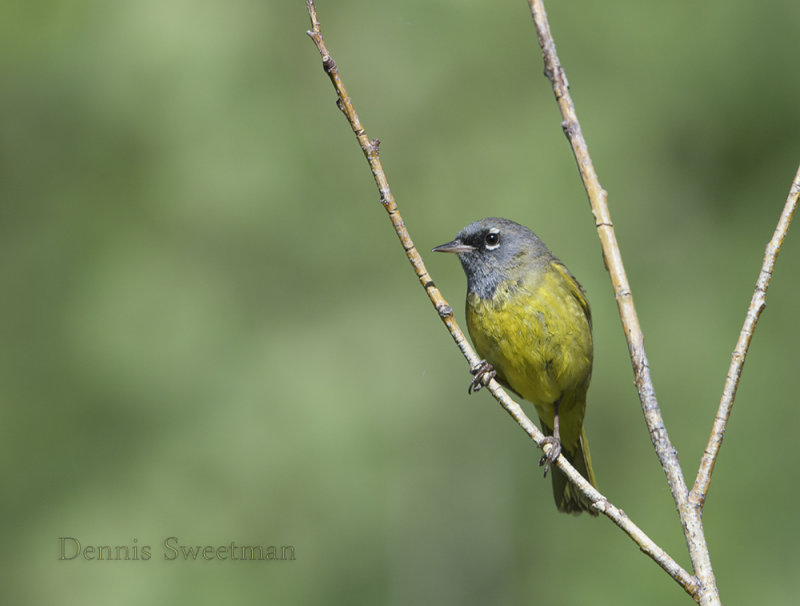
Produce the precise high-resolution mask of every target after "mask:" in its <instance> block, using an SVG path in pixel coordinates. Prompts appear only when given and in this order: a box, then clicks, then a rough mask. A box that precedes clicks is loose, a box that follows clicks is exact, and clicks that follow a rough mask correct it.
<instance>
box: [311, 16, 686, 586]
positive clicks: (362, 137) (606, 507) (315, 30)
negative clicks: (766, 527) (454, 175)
mask: <svg viewBox="0 0 800 606" xmlns="http://www.w3.org/2000/svg"><path fill="white" fill-rule="evenodd" d="M306 5H307V8H308V13H309V16H310V18H311V30H310V31H308V32H307V33H308V35H309V36H310V37H311V39H312V40H313V41H314V43H315V44H316V46H317V49H318V50H319V53H320V55H321V57H322V66H323V68H324V70H325V72H326V73H327V74H328V76H329V77H330V79H331V82H332V83H333V86H334V89H335V90H336V94H337V97H338V99H337V105H338V107H339V109H341V110H342V112H344V114H345V117H346V118H347V120H348V122H349V123H350V126H351V127H352V129H353V132H354V133H355V135H356V138H357V139H358V142H359V145H360V146H361V149H362V151H363V152H364V155H365V157H366V158H367V161H368V162H369V165H370V168H371V170H372V174H373V177H374V178H375V183H376V185H377V186H378V191H379V192H380V200H381V204H383V206H384V208H385V209H386V211H387V212H388V213H389V217H390V219H391V221H392V225H393V226H394V229H395V232H396V233H397V236H398V238H399V239H400V242H401V244H402V246H403V249H404V250H405V253H406V256H407V257H408V260H409V261H410V262H411V265H412V266H413V267H414V271H415V273H416V274H417V278H418V279H419V281H420V283H421V284H422V287H423V288H424V289H425V292H426V293H427V295H428V298H429V299H430V300H431V303H432V304H433V306H434V307H435V308H436V311H437V312H438V313H439V316H440V317H441V319H442V321H443V322H444V324H445V326H446V327H447V330H448V331H449V332H450V334H451V335H452V337H453V340H454V341H455V342H456V345H458V348H459V349H460V350H461V353H462V354H463V355H464V357H465V358H466V359H467V361H468V362H469V364H470V367H474V366H475V365H476V364H477V363H478V362H479V358H478V355H477V354H476V353H475V351H474V350H473V349H472V347H471V346H470V345H469V343H468V342H467V340H466V338H465V337H464V333H463V332H462V331H461V329H460V328H459V326H458V324H457V323H456V321H455V318H454V317H453V310H452V308H451V307H450V305H448V303H447V301H446V300H445V299H444V297H443V296H442V294H441V292H440V291H439V289H438V288H436V286H435V284H434V283H433V280H432V279H431V277H430V274H429V273H428V271H427V269H426V268H425V264H424V263H423V261H422V257H421V256H420V254H419V252H418V251H417V249H416V247H415V246H414V243H413V241H412V240H411V237H410V235H409V233H408V230H407V229H406V226H405V223H404V222H403V219H402V217H401V216H400V212H399V210H398V208H397V203H396V202H395V199H394V196H393V195H392V192H391V189H390V188H389V183H388V181H387V179H386V174H385V173H384V170H383V165H382V164H381V160H380V154H379V149H378V145H379V142H378V140H377V139H370V138H369V137H368V136H367V134H366V131H365V130H364V127H363V126H362V125H361V122H360V120H359V118H358V114H357V113H356V111H355V108H354V106H353V103H352V100H351V99H350V97H349V95H348V94H347V90H346V89H345V86H344V82H343V81H342V78H341V76H340V74H339V69H338V66H337V65H336V62H335V61H334V60H333V57H332V56H331V54H330V52H329V51H328V48H327V46H326V45H325V40H324V38H323V36H322V30H321V25H320V22H319V18H318V15H317V12H316V8H315V6H314V2H313V0H306ZM576 123H577V121H576ZM612 233H613V232H612ZM487 387H488V390H489V391H490V392H491V394H492V395H493V396H494V397H495V399H496V400H497V401H498V402H499V403H500V404H501V406H502V407H503V408H504V409H505V410H506V412H508V414H509V415H511V417H512V418H513V419H514V420H515V421H516V422H517V424H518V425H519V426H520V427H522V429H523V430H524V431H525V432H526V433H527V434H528V435H529V436H530V437H531V438H532V439H533V441H534V442H535V443H536V444H537V446H539V447H540V448H542V444H543V440H544V434H542V432H541V431H540V430H539V428H538V427H537V426H536V425H535V424H534V423H533V422H532V421H531V420H530V419H529V418H528V417H527V415H526V414H525V413H524V412H523V410H522V408H521V407H520V406H519V404H517V403H516V402H514V401H513V400H512V399H511V398H510V397H509V396H508V394H506V393H505V391H504V390H503V389H502V388H501V387H500V385H499V384H498V383H497V382H496V381H494V380H491V381H489V383H488V384H487ZM556 465H557V466H558V467H559V469H561V470H562V471H563V472H564V474H565V475H566V476H567V478H568V479H569V480H570V481H571V482H572V483H573V484H575V485H576V486H577V487H578V488H579V490H581V492H582V493H583V494H585V495H586V496H587V497H588V498H589V499H591V501H592V503H593V506H594V507H595V508H596V509H597V510H598V511H600V512H602V513H603V514H605V515H606V516H607V517H608V518H610V519H611V520H612V521H613V522H614V523H615V524H616V525H617V526H619V527H620V528H621V529H622V530H623V531H624V532H625V533H627V534H628V536H630V537H631V539H632V540H633V541H634V542H635V543H636V544H637V545H638V546H639V548H640V549H641V550H642V551H643V552H644V553H646V554H647V555H648V556H650V557H651V558H652V559H653V560H654V561H655V562H656V563H657V564H658V565H659V566H661V567H662V568H663V569H664V570H665V571H667V573H669V575H670V576H672V577H673V578H674V579H675V580H676V581H677V582H678V583H679V584H680V585H681V586H682V587H683V588H684V589H685V590H686V592H687V593H689V594H690V595H692V596H693V597H695V599H697V598H696V596H697V595H698V591H699V586H698V583H697V580H696V579H695V578H694V577H693V576H692V575H690V574H689V573H688V572H687V571H686V570H684V569H683V568H682V567H681V566H680V565H679V564H678V563H677V562H675V560H674V559H672V558H671V557H670V556H669V554H667V553H666V552H665V551H664V550H663V549H661V548H660V547H659V546H658V545H656V544H655V542H653V541H652V539H650V538H649V537H648V536H647V535H646V534H645V533H644V532H642V530H641V529H640V528H639V527H638V526H636V524H634V523H633V522H632V521H631V519H630V518H629V517H628V516H627V515H626V514H625V513H624V512H623V511H622V510H621V509H619V508H617V507H615V506H614V505H612V504H611V503H610V502H609V501H608V500H607V499H606V498H605V497H604V496H603V495H602V494H600V492H598V491H597V490H596V489H595V488H594V487H593V486H592V485H591V484H589V482H587V481H586V480H585V479H584V478H583V476H581V475H580V474H579V473H578V472H577V471H576V470H575V469H574V468H573V467H572V466H571V465H570V464H569V463H568V462H567V460H566V459H565V458H564V457H563V456H559V457H558V459H557V460H556Z"/></svg>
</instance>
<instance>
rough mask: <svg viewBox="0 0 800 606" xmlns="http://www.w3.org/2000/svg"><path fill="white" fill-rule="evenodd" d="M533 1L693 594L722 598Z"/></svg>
mask: <svg viewBox="0 0 800 606" xmlns="http://www.w3.org/2000/svg"><path fill="white" fill-rule="evenodd" d="M528 4H529V5H530V9H531V15H532V16H533V22H534V24H535V25H536V32H537V35H538V37H539V45H540V46H541V47H542V54H543V56H544V72H545V75H546V76H547V78H548V79H549V80H550V82H551V83H552V85H553V92H554V93H555V97H556V101H557V102H558V106H559V109H560V110H561V116H562V118H563V122H562V123H561V126H562V128H563V129H564V133H565V134H566V135H567V138H568V139H569V142H570V145H571V147H572V151H573V153H574V154H575V160H576V161H577V163H578V169H579V170H580V174H581V178H582V179H583V184H584V187H585V188H586V193H587V194H588V196H589V202H590V204H591V207H592V213H593V214H594V218H595V225H596V226H597V233H598V236H599V237H600V243H601V246H602V249H603V258H604V260H605V264H606V267H607V268H608V273H609V275H610V276H611V283H612V285H613V287H614V293H615V297H616V300H617V306H618V308H619V314H620V319H621V320H622V326H623V330H624V332H625V338H626V339H627V341H628V351H629V353H630V357H631V362H632V364H633V373H634V377H635V380H636V388H637V390H638V392H639V399H640V400H641V404H642V411H643V413H644V418H645V422H646V423H647V428H648V431H649V432H650V439H651V440H652V442H653V446H654V448H655V451H656V454H657V455H658V459H659V461H660V462H661V466H662V467H663V469H664V473H665V475H666V476H667V482H668V484H669V487H670V491H671V492H672V496H673V499H674V500H675V505H676V507H677V509H678V514H679V516H680V519H681V525H682V526H683V533H684V536H685V537H686V543H687V546H688V548H689V554H690V556H691V558H692V564H693V566H694V570H695V573H696V574H697V577H698V580H699V584H700V586H701V588H702V591H701V594H700V595H695V596H693V597H695V599H697V600H698V601H699V602H700V603H702V604H718V603H719V594H718V591H717V589H716V581H715V579H714V573H713V570H712V568H711V560H710V558H709V555H708V547H707V546H706V540H705V535H704V532H703V524H702V520H701V518H700V515H699V512H698V511H697V510H696V509H694V508H692V507H690V505H689V492H688V489H687V486H686V481H685V479H684V477H683V471H682V470H681V466H680V463H679V461H678V453H677V451H676V450H675V448H674V447H673V446H672V443H671V442H670V440H669V436H668V435H667V429H666V427H665V425H664V419H663V417H662V416H661V410H660V408H659V406H658V401H657V400H656V395H655V389H654V387H653V380H652V377H651V376H650V366H649V363H648V361H647V354H646V353H645V349H644V335H643V334H642V329H641V326H640V325H639V318H638V315H637V313H636V308H635V307H634V304H633V296H632V294H631V288H630V284H629V282H628V277H627V275H626V273H625V267H624V266H623V263H622V256H621V254H620V250H619V245H618V244H617V238H616V235H615V232H614V224H613V222H612V221H611V214H610V212H609V209H608V203H607V197H608V194H607V193H606V191H605V190H604V189H603V188H602V187H601V186H600V181H599V179H598V177H597V172H596V171H595V169H594V164H593V163H592V159H591V157H590V156H589V151H588V148H587V146H586V140H585V139H584V136H583V132H582V130H581V126H580V123H579V122H578V117H577V114H576V111H575V105H574V103H573V101H572V96H571V95H570V92H569V84H568V82H567V77H566V75H565V73H564V69H563V68H562V67H561V62H560V61H559V59H558V55H557V53H556V46H555V42H554V41H553V36H552V34H551V33H550V25H549V23H548V21H547V14H546V12H545V9H544V3H543V1H542V0H528Z"/></svg>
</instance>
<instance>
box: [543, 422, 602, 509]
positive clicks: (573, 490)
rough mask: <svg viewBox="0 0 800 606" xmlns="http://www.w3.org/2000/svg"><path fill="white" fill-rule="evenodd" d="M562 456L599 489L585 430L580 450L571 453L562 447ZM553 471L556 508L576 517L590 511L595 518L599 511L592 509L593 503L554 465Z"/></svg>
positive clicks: (581, 438)
mask: <svg viewBox="0 0 800 606" xmlns="http://www.w3.org/2000/svg"><path fill="white" fill-rule="evenodd" d="M561 454H563V455H564V456H565V457H566V459H567V461H569V462H570V464H571V465H572V466H573V467H574V468H575V469H577V470H578V472H579V473H580V474H581V475H582V476H583V477H584V478H586V479H587V480H588V481H589V482H590V483H591V485H592V486H594V487H595V488H597V482H596V481H595V479H594V470H593V469H592V459H591V457H590V456H589V444H588V443H587V442H586V432H584V431H583V429H581V437H580V440H578V448H577V449H575V450H573V451H570V450H568V449H567V448H566V446H564V445H562V450H561ZM551 471H552V473H553V497H554V498H555V500H556V507H558V510H559V511H563V512H565V513H574V514H575V515H577V514H579V513H581V512H582V511H588V512H589V513H590V514H591V515H593V516H596V515H597V510H596V509H594V508H593V507H592V502H591V501H590V500H589V499H587V498H586V497H585V496H583V494H582V493H581V491H580V490H578V488H577V486H575V485H574V484H572V483H571V482H570V481H569V480H567V476H565V475H564V474H563V473H562V472H561V470H560V469H558V467H556V466H555V465H554V466H553V467H552V469H551Z"/></svg>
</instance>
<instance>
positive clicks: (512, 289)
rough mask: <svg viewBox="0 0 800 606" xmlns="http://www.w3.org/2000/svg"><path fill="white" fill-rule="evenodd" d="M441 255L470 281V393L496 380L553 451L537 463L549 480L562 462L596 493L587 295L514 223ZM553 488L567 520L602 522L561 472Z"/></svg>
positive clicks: (465, 236) (481, 224)
mask: <svg viewBox="0 0 800 606" xmlns="http://www.w3.org/2000/svg"><path fill="white" fill-rule="evenodd" d="M433 250H434V251H435V252H444V253H453V254H455V255H456V256H457V257H458V259H459V261H461V266H462V267H463V269H464V273H465V274H466V276H467V301H466V318H467V329H468V331H469V334H470V337H471V339H472V342H473V344H474V346H475V350H476V351H477V352H478V355H479V356H480V357H481V358H482V360H481V362H480V363H479V364H478V365H476V366H475V367H474V368H473V369H472V372H473V374H474V375H475V378H474V379H473V380H472V382H471V384H470V389H469V391H472V390H475V391H477V390H478V389H480V388H481V386H482V385H483V382H484V381H486V380H487V378H491V377H493V378H495V379H497V381H499V382H500V384H501V385H503V386H504V387H507V388H510V389H511V390H512V391H514V392H515V393H516V394H518V395H519V396H520V397H522V398H524V399H525V400H528V401H529V402H531V403H532V404H533V405H534V407H535V409H536V412H537V414H538V415H539V421H540V423H541V425H542V430H543V432H544V433H545V435H546V436H547V437H545V442H546V443H549V444H550V445H551V448H550V449H549V453H548V454H545V455H544V456H543V457H542V458H541V460H540V461H539V465H544V469H545V472H544V473H545V476H546V475H547V472H548V470H549V469H550V465H551V464H552V463H553V462H554V461H555V460H556V459H557V458H558V455H559V453H560V454H563V455H564V456H565V457H566V459H567V460H568V461H569V462H570V463H571V464H572V466H573V467H575V469H576V470H577V471H578V472H580V474H581V475H582V476H583V477H584V478H586V479H587V480H588V481H589V482H590V483H591V484H592V486H594V487H595V488H597V483H596V480H595V476H594V470H593V469H592V463H591V458H590V456H589V446H588V444H587V441H586V432H585V430H584V426H583V421H584V415H585V411H586V394H587V391H588V389H589V382H590V380H591V376H592V362H593V355H594V354H593V341H592V314H591V311H590V308H589V302H588V301H587V299H586V293H585V291H584V289H583V287H582V286H581V285H580V284H579V283H578V281H577V280H576V279H575V277H574V276H573V275H572V274H571V273H570V271H569V270H568V269H567V267H566V266H565V265H564V264H563V263H562V262H561V261H560V260H559V259H558V258H557V257H556V256H555V255H554V254H553V253H552V252H551V251H550V249H548V248H547V246H546V245H545V244H544V242H542V241H541V240H540V239H539V238H538V236H536V234H534V233H533V232H532V231H531V230H530V229H528V228H527V227H525V226H523V225H520V224H519V223H515V222H514V221H511V220H509V219H503V218H500V217H487V218H485V219H481V220H480V221H475V222H473V223H470V224H469V225H467V226H466V227H464V228H463V229H462V230H461V231H460V232H458V234H457V235H456V237H455V239H454V240H452V241H450V242H447V243H446V244H442V245H440V246H437V247H435V248H434V249H433ZM552 484H553V497H554V499H555V503H556V507H557V508H558V510H559V511H562V512H566V513H572V514H579V513H581V512H583V511H586V512H588V513H590V514H592V515H597V513H598V512H597V510H595V509H594V508H593V507H592V502H591V500H590V499H588V498H587V497H586V496H584V495H583V494H582V493H581V492H580V491H579V490H578V489H577V487H575V486H574V485H573V484H571V483H570V482H569V481H568V480H567V478H566V476H565V475H564V474H563V473H562V472H561V470H559V469H558V468H557V467H554V468H553V473H552Z"/></svg>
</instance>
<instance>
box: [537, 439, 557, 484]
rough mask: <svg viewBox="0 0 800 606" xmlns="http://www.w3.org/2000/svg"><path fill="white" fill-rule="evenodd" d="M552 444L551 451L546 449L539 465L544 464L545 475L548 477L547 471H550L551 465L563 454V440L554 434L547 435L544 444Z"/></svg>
mask: <svg viewBox="0 0 800 606" xmlns="http://www.w3.org/2000/svg"><path fill="white" fill-rule="evenodd" d="M545 444H550V449H549V451H547V450H545V451H544V454H543V455H542V458H541V459H539V466H542V465H544V477H547V472H548V471H550V465H551V464H553V463H555V460H556V459H557V458H558V455H560V454H561V440H559V439H558V438H555V437H553V436H547V437H546V438H545V439H544V440H542V444H541V445H542V446H544V445H545Z"/></svg>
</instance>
